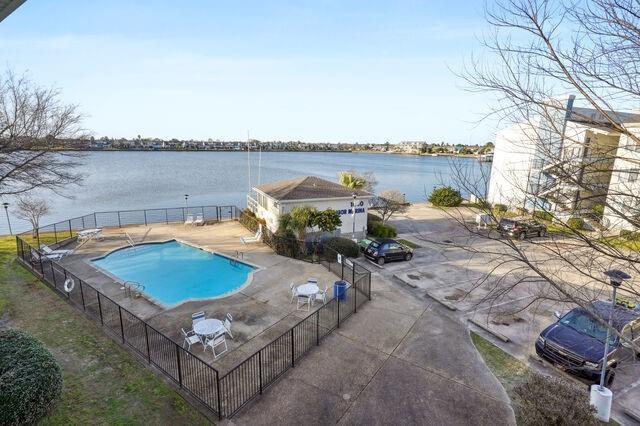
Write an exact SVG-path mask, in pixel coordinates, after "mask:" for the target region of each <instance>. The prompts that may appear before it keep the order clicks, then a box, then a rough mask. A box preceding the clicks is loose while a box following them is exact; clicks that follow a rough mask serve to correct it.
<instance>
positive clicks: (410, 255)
mask: <svg viewBox="0 0 640 426" xmlns="http://www.w3.org/2000/svg"><path fill="white" fill-rule="evenodd" d="M412 257H413V255H412V254H411V253H407V254H405V255H404V260H406V261H407V262H408V261H410V260H411V258H412Z"/></svg>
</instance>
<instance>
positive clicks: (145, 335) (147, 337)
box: [143, 322, 151, 364]
mask: <svg viewBox="0 0 640 426" xmlns="http://www.w3.org/2000/svg"><path fill="white" fill-rule="evenodd" d="M143 324H144V340H145V341H146V342H147V361H148V362H149V364H151V349H150V348H149V332H148V331H147V323H146V322H143Z"/></svg>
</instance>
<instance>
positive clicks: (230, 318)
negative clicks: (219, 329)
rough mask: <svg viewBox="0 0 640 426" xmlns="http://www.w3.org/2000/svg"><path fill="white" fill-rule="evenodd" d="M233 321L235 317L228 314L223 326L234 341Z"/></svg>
mask: <svg viewBox="0 0 640 426" xmlns="http://www.w3.org/2000/svg"><path fill="white" fill-rule="evenodd" d="M231 321H233V316H231V314H227V317H226V318H225V319H224V322H223V323H222V325H223V326H224V329H225V332H226V333H227V334H228V335H229V337H231V338H232V339H233V334H231Z"/></svg>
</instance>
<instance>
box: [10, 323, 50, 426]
mask: <svg viewBox="0 0 640 426" xmlns="http://www.w3.org/2000/svg"><path fill="white" fill-rule="evenodd" d="M61 392H62V375H61V373H60V367H59V366H58V364H57V362H56V360H55V358H54V357H53V355H51V352H49V351H48V350H47V349H46V348H45V347H44V346H43V345H42V344H41V343H40V342H39V341H38V340H36V339H35V338H33V337H32V336H30V335H29V334H27V333H24V332H22V331H19V330H3V331H0V424H3V425H13V424H25V423H29V424H31V423H36V422H37V421H38V420H39V419H40V418H41V417H42V416H44V415H45V414H46V413H47V412H48V411H49V409H50V408H51V407H52V406H53V404H54V403H55V402H56V400H57V399H58V398H59V397H60V393H61Z"/></svg>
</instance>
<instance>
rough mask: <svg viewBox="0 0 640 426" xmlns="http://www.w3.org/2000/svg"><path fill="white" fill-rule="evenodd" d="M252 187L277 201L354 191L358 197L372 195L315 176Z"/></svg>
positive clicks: (339, 195)
mask: <svg viewBox="0 0 640 426" xmlns="http://www.w3.org/2000/svg"><path fill="white" fill-rule="evenodd" d="M254 189H255V190H256V191H259V192H262V193H263V194H265V195H268V196H269V197H271V198H273V199H275V200H278V201H294V200H319V199H324V198H327V199H335V198H351V197H353V194H354V193H355V194H356V196H357V197H359V198H373V197H374V195H373V194H371V193H370V192H367V191H363V190H361V189H351V188H348V187H346V186H342V185H340V184H338V183H336V182H331V181H328V180H325V179H321V178H319V177H316V176H303V177H299V178H295V179H289V180H279V181H276V182H270V183H265V184H264V185H259V186H256V187H254Z"/></svg>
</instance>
